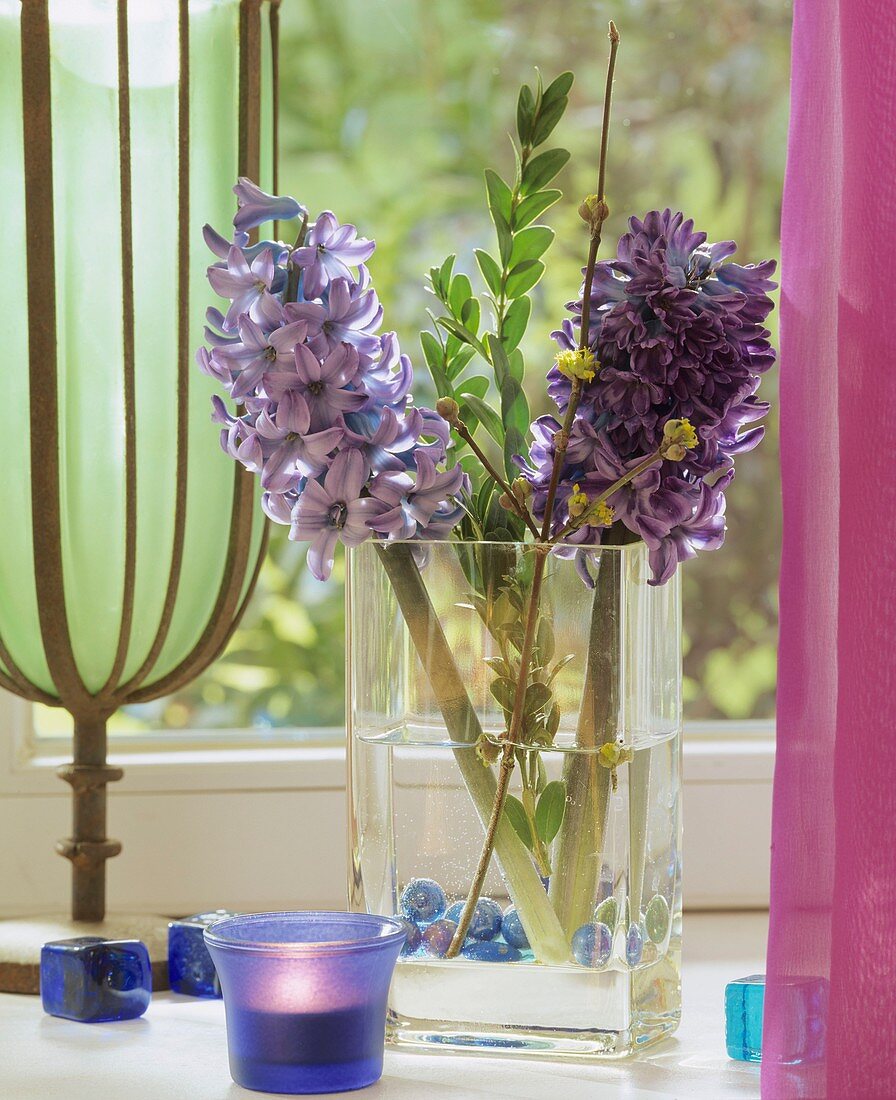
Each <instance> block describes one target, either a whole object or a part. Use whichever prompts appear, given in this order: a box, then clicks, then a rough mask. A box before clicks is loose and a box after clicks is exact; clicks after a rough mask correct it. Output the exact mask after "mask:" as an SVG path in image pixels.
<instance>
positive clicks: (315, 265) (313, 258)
mask: <svg viewBox="0 0 896 1100" xmlns="http://www.w3.org/2000/svg"><path fill="white" fill-rule="evenodd" d="M375 247H376V245H375V244H374V242H373V241H369V240H367V238H366V237H359V236H358V234H357V230H356V229H355V227H354V226H353V225H340V224H339V222H338V221H337V220H336V215H335V214H333V213H331V212H330V211H329V210H325V211H324V212H323V214H321V215H320V217H319V218H318V219H317V221H316V222H315V223H314V225H313V226H312V227H311V229H310V231H309V233H308V236H307V238H306V240H305V243H304V245H302V246H301V247H300V248H297V249H296V250H295V251H294V252H293V254H292V262H293V263H294V264H295V265H296V267H300V268H301V269H302V291H303V293H304V295H305V297H306V298H319V297H320V295H321V294H322V293H323V292H324V291H325V290H326V289H327V287H328V286H329V285H330V282H331V280H333V279H346V280H348V281H349V282H351V280H352V272H351V268H353V267H357V265H358V264H362V263H366V261H367V260H369V259H370V257H371V256H372V255H373V251H374V248H375Z"/></svg>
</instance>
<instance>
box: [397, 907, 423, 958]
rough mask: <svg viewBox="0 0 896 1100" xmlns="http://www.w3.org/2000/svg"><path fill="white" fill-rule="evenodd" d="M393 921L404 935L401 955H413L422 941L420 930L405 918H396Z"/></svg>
mask: <svg viewBox="0 0 896 1100" xmlns="http://www.w3.org/2000/svg"><path fill="white" fill-rule="evenodd" d="M395 919H396V920H397V921H398V923H399V924H400V925H401V927H402V928H403V929H404V933H405V940H404V946H403V947H402V949H401V953H402V955H413V954H414V952H415V951H416V950H417V949H418V948H419V946H420V944H421V942H422V940H423V936H422V934H421V932H420V929H419V928H418V927H417V925H416V924H414V922H413V921H412V920H408V918H407V917H402V916H398V917H396V918H395Z"/></svg>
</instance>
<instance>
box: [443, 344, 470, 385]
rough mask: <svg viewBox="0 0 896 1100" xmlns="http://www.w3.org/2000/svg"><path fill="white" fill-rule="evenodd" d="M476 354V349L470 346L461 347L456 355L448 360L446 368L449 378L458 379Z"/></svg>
mask: <svg viewBox="0 0 896 1100" xmlns="http://www.w3.org/2000/svg"><path fill="white" fill-rule="evenodd" d="M452 339H453V338H452ZM455 343H456V341H455ZM475 354H476V349H475V348H474V347H472V346H471V345H469V344H464V345H463V346H462V347H459V348H458V349H457V351H456V352H455V353H454V355H452V356H451V358H450V359H449V360H448V366H447V367H446V370H447V372H448V377H449V378H451V379H452V380H453V379H455V378H457V376H458V375H459V374H461V373H462V372H463V370H464V368H465V367H466V365H467V364H468V363H469V362H470V360H471V359H472V358H473V356H474V355H475Z"/></svg>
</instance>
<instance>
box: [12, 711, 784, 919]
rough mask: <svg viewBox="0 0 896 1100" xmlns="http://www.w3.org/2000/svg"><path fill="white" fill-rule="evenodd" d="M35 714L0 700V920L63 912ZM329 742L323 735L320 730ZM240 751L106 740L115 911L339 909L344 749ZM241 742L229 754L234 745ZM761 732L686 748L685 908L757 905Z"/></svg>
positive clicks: (63, 821)
mask: <svg viewBox="0 0 896 1100" xmlns="http://www.w3.org/2000/svg"><path fill="white" fill-rule="evenodd" d="M31 714H32V710H31V706H30V704H28V703H25V702H23V701H22V700H20V699H16V698H14V697H13V696H11V695H8V694H7V693H5V692H0V731H2V733H0V836H2V837H3V838H4V840H5V841H6V843H4V844H3V845H0V916H9V915H17V914H22V913H27V912H38V911H48V910H52V909H60V908H64V907H65V905H66V904H67V898H68V873H69V872H68V865H67V863H66V862H65V860H63V859H60V858H59V856H57V855H56V854H55V852H54V844H55V841H56V840H57V839H59V838H60V837H62V836H64V835H65V834H66V832H67V830H68V828H69V824H68V818H69V802H70V791H69V788H68V787H67V785H66V784H65V783H64V782H62V781H61V780H60V779H59V778H58V777H57V776H56V774H55V769H56V767H57V766H58V765H60V764H62V763H65V762H66V760H67V756H65V755H62V754H61V745H60V743H59V742H55V741H52V740H47V741H45V740H44V739H38V738H36V737H34V735H33V730H32V724H31ZM325 732H326V731H325ZM329 732H330V734H331V740H330V742H329V743H321V744H317V745H314V744H309V743H301V744H295V743H293V744H290V743H280V744H277V743H273V744H269V745H264V746H258V747H254V746H251V741H252V733H251V731H249V732H247V733H240V734H239V735H238V740H239V742H240V743H239V744H236V745H234V744H230V745H229V744H228V743H227V742H228V738H227V737H223V738H221V739H216V742H215V744H213V745H206V744H204V743H203V742H204V739H205V737H207V735H206V734H203V735H202V738H200V737H198V736H197V737H194V738H193V739H192V740H191V739H190V737H189V732H188V731H185V734H184V736H178V737H177V738H174V739H172V741H173V747H171V748H169V747H167V746H159V744H158V740H156V742H155V743H153V742H152V741H151V740H147V739H144V740H142V741H141V740H140V739H134V741H133V742H132V741H131V740H130V738H129V739H128V740H127V742H126V743H125V742H123V740H122V739H120V738H115V739H113V740H112V742H111V745H110V754H109V756H110V762H112V763H115V764H120V765H121V766H122V767H124V769H125V775H124V779H123V780H121V781H120V782H118V783H115V784H112V785H111V786H110V788H109V791H110V809H109V833H110V835H111V836H114V837H117V838H118V839H121V840H122V842H123V844H124V850H123V853H122V855H121V856H119V857H118V858H117V859H115V860H113V861H111V862H110V864H109V904H110V908H112V909H115V910H118V911H126V910H136V911H147V910H149V911H156V912H160V913H167V914H173V913H184V912H187V911H197V910H201V909H208V908H217V907H227V908H233V909H267V908H315V907H320V908H333V907H336V908H342V907H343V906H344V905H345V883H346V862H347V850H346V848H347V843H346V805H345V748H344V745H343V744H342V743H340V742H338V741H336V740H333V739H332V733H333V732H334V731H329ZM235 739H236V735H234V737H233V738H231V739H230V740H235ZM773 769H774V734H773V726H772V724H771V723H757V722H727V723H700V724H699V725H694V726H692V727H690V728H688V730H687V731H686V734H685V740H684V765H683V770H684V792H685V793H684V814H685V818H684V821H685V825H684V866H685V905H686V907H688V908H692V909H731V908H738V909H744V908H764V907H766V906H767V904H768V879H769V841H770V831H771V784H772V774H773Z"/></svg>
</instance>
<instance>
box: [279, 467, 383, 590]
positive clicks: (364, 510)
mask: <svg viewBox="0 0 896 1100" xmlns="http://www.w3.org/2000/svg"><path fill="white" fill-rule="evenodd" d="M369 474H370V470H369V468H368V466H367V464H366V463H365V462H364V459H363V457H362V455H361V453H360V451H354V450H351V451H340V452H339V454H338V455H336V457H335V458H334V459H333V463H332V465H331V466H330V468H329V470H327V472H326V475H325V476H324V478H323V480H322V481H309V482H308V483H307V484H306V486H305V488H304V490H303V492H302V493H301V495H300V496H299V498H298V501H297V502H296V506H295V508H294V509H293V511H292V527H291V528H290V538H293V539H295V540H296V541H301V542H306V541H307V542H309V543H310V544H311V545H310V546H309V547H308V568H309V569H310V570H311V572H312V574H313V575H314V576H315V577H317V579H318V580H321V581H323V580H326V579H327V577H329V575H330V572H331V570H332V569H333V555H334V553H335V550H336V543H337V542H340V541H341V542H343V543H344V544H345V545H346V546H360V545H361V543H362V542H365V541H366V540H367V539H369V538H370V537H371V534H372V531H371V527H370V522H371V521H375V519H376V516H377V515H378V514H379V513H380V512H382V510H383V507H384V506H383V505H382V504H381V503H380V502H379V501H378V500H375V499H374V498H373V497H370V496H362V495H361V494H362V491H363V489H364V486H365V482H366V481H367V478H368V476H369Z"/></svg>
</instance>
